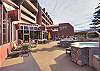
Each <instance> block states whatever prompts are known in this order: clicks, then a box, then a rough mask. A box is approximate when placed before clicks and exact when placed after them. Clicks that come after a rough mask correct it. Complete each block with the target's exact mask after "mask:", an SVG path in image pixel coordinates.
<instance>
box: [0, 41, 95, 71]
mask: <svg viewBox="0 0 100 71" xmlns="http://www.w3.org/2000/svg"><path fill="white" fill-rule="evenodd" d="M0 71H96V70H95V69H93V68H91V67H89V66H78V65H76V64H75V63H73V62H72V61H71V57H70V56H69V55H66V54H65V50H64V49H63V48H59V47H57V42H55V41H54V42H50V43H47V44H39V45H37V47H36V48H33V49H32V52H31V53H30V55H29V56H27V55H24V56H23V57H17V58H11V59H7V60H6V61H5V62H4V64H3V65H2V67H1V68H0Z"/></svg>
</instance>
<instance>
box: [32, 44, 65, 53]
mask: <svg viewBox="0 0 100 71" xmlns="http://www.w3.org/2000/svg"><path fill="white" fill-rule="evenodd" d="M55 50H63V51H65V49H64V48H61V47H58V46H57V45H55V46H53V47H52V48H42V49H33V50H31V52H38V51H48V52H51V51H55Z"/></svg>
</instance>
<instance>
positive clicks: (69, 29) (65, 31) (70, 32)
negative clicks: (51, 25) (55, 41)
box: [58, 23, 74, 38]
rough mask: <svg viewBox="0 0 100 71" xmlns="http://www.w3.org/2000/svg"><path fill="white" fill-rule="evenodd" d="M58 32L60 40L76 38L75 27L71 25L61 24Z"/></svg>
mask: <svg viewBox="0 0 100 71" xmlns="http://www.w3.org/2000/svg"><path fill="white" fill-rule="evenodd" d="M58 31H59V36H60V38H66V37H69V36H74V27H73V26H72V25H71V24H70V23H60V24H59V29H58Z"/></svg>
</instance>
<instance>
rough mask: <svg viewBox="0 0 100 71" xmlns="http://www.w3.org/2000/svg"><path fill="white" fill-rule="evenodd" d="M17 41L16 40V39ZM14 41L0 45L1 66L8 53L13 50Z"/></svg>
mask: <svg viewBox="0 0 100 71" xmlns="http://www.w3.org/2000/svg"><path fill="white" fill-rule="evenodd" d="M14 42H15V43H16V41H14ZM12 46H13V43H12V42H11V43H6V44H4V45H1V46H0V66H1V64H2V63H3V62H4V61H5V59H6V58H7V56H8V54H9V53H10V52H11V49H12Z"/></svg>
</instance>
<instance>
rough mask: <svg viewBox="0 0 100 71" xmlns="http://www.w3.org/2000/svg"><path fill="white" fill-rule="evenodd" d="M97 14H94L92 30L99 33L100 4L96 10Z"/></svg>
mask: <svg viewBox="0 0 100 71" xmlns="http://www.w3.org/2000/svg"><path fill="white" fill-rule="evenodd" d="M95 10H96V11H95V12H94V15H93V20H92V24H90V25H92V27H91V28H92V29H94V30H96V31H98V30H99V27H100V25H99V24H100V3H99V5H98V6H97V7H96V8H95Z"/></svg>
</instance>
